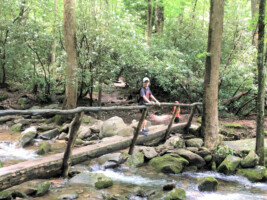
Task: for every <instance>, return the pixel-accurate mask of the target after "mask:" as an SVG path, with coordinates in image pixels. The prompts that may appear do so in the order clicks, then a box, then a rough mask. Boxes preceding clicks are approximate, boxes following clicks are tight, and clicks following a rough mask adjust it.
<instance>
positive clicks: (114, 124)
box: [100, 116, 126, 138]
mask: <svg viewBox="0 0 267 200" xmlns="http://www.w3.org/2000/svg"><path fill="white" fill-rule="evenodd" d="M125 127H126V124H125V123H124V122H123V119H122V118H120V117H117V116H115V117H112V118H110V119H108V120H106V121H105V122H104V123H103V125H102V127H101V131H100V137H101V138H103V137H111V136H114V135H118V132H119V131H120V130H121V129H123V128H125Z"/></svg>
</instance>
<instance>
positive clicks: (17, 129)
mask: <svg viewBox="0 0 267 200" xmlns="http://www.w3.org/2000/svg"><path fill="white" fill-rule="evenodd" d="M21 129H22V124H21V123H18V124H14V125H13V126H11V127H10V130H11V131H13V132H20V131H21Z"/></svg>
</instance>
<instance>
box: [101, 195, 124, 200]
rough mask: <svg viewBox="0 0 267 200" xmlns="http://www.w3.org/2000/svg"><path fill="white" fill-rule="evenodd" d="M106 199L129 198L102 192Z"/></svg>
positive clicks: (119, 199) (122, 199)
mask: <svg viewBox="0 0 267 200" xmlns="http://www.w3.org/2000/svg"><path fill="white" fill-rule="evenodd" d="M102 197H103V199H104V200H127V199H126V198H125V197H123V196H120V195H118V194H102Z"/></svg>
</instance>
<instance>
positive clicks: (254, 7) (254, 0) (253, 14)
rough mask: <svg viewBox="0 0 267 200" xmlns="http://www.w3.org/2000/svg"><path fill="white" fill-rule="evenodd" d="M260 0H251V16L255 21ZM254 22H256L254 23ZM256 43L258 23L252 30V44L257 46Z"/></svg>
mask: <svg viewBox="0 0 267 200" xmlns="http://www.w3.org/2000/svg"><path fill="white" fill-rule="evenodd" d="M259 3H260V0H251V18H252V20H253V21H255V22H256V14H258V13H259ZM255 24H256V23H255ZM257 43H258V25H257V26H256V28H255V29H254V30H252V45H254V46H257Z"/></svg>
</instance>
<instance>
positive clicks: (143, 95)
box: [138, 77, 160, 135]
mask: <svg viewBox="0 0 267 200" xmlns="http://www.w3.org/2000/svg"><path fill="white" fill-rule="evenodd" d="M149 83H150V80H149V78H147V77H145V78H143V87H142V88H141V89H140V99H139V102H138V105H145V104H146V103H150V104H154V102H156V103H157V104H158V105H160V103H159V101H158V100H157V99H156V98H155V97H154V96H153V95H152V92H151V90H150V89H149V87H148V86H149ZM151 100H152V101H151ZM153 101H154V102H153ZM143 110H144V109H141V110H140V112H141V113H142V112H143ZM147 116H148V113H146V116H145V119H146V117H147ZM145 126H146V120H144V122H143V123H142V126H141V131H140V134H142V135H148V132H149V129H147V128H145Z"/></svg>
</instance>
